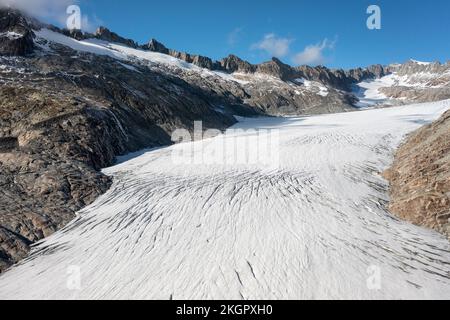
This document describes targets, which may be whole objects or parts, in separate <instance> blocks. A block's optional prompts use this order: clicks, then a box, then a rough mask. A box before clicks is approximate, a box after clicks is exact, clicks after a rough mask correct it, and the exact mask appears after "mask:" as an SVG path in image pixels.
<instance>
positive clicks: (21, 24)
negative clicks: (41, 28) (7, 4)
mask: <svg viewBox="0 0 450 320" xmlns="http://www.w3.org/2000/svg"><path fill="white" fill-rule="evenodd" d="M0 17H1V19H0V55H3V56H24V55H27V54H30V53H32V52H33V49H34V41H33V38H34V33H33V31H32V30H31V27H30V25H29V24H28V22H27V20H26V18H25V17H24V16H23V15H21V14H20V13H19V12H17V11H15V10H11V9H5V8H0Z"/></svg>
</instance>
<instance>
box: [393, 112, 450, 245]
mask: <svg viewBox="0 0 450 320" xmlns="http://www.w3.org/2000/svg"><path fill="white" fill-rule="evenodd" d="M385 177H386V178H387V179H388V180H389V181H390V183H391V202H390V207H389V208H390V211H391V212H392V213H394V214H396V215H397V216H398V217H400V218H402V219H404V220H407V221H410V222H412V223H414V224H416V225H419V226H424V227H427V228H432V229H434V230H436V231H438V232H441V233H443V234H444V235H445V236H447V237H448V238H449V239H450V111H447V112H446V113H445V114H444V115H443V116H442V117H441V118H440V119H439V120H438V121H436V122H434V123H432V124H430V125H427V126H425V127H423V128H421V129H419V130H418V131H416V132H414V133H413V134H411V135H410V136H409V137H408V139H407V140H406V141H405V143H404V144H403V145H402V146H401V147H400V149H399V150H398V151H397V153H396V155H395V161H394V164H393V166H392V167H391V168H390V169H389V170H387V171H386V172H385Z"/></svg>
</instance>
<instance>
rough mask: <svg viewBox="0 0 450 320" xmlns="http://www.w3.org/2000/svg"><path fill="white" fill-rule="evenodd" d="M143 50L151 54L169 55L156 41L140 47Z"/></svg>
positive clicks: (163, 46) (168, 51)
mask: <svg viewBox="0 0 450 320" xmlns="http://www.w3.org/2000/svg"><path fill="white" fill-rule="evenodd" d="M142 49H144V50H150V51H153V52H159V53H163V54H169V53H170V50H169V49H167V48H166V46H165V45H163V44H162V43H161V42H158V41H157V40H156V39H151V40H150V41H149V42H148V43H147V44H146V45H143V46H142Z"/></svg>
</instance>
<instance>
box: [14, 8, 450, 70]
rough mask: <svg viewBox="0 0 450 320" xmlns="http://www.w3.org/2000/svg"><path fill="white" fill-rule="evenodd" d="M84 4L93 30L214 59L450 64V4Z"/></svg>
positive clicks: (331, 64)
mask: <svg viewBox="0 0 450 320" xmlns="http://www.w3.org/2000/svg"><path fill="white" fill-rule="evenodd" d="M18 1H19V0H18ZM24 1H26V0H24ZM42 1H44V2H45V1H47V2H48V1H50V2H52V1H51V0H42ZM53 1H56V0H53ZM58 1H59V0H58ZM67 1H69V2H70V1H71V0H66V2H67ZM60 2H61V1H60ZM72 2H73V1H72ZM78 3H79V4H80V6H81V9H82V12H83V14H84V15H85V16H86V17H88V19H89V28H93V27H95V26H97V25H99V24H102V25H105V26H107V27H108V28H110V29H111V30H113V31H115V32H117V33H119V34H121V35H123V36H125V37H129V38H133V39H134V40H137V41H138V42H139V43H144V42H147V41H148V40H149V39H150V38H156V39H157V40H159V41H161V42H162V43H164V44H165V45H166V46H167V47H169V48H173V49H177V50H181V51H187V52H190V53H197V54H202V55H206V56H210V57H211V58H213V59H220V58H222V57H225V56H227V55H228V54H230V53H233V54H236V55H238V56H240V57H242V58H244V59H247V60H249V61H251V62H253V63H259V62H262V61H266V60H268V59H270V58H271V56H273V55H275V56H278V57H279V58H280V59H281V60H282V61H284V62H286V63H289V64H293V65H295V64H298V63H301V62H305V61H309V62H310V63H311V64H317V63H320V64H324V65H326V66H329V67H339V68H351V67H356V66H366V65H370V64H374V63H382V64H387V63H392V62H403V61H406V60H408V59H410V58H413V59H416V60H421V61H436V60H439V61H442V62H446V61H448V60H450V1H448V0H427V1H423V0H369V1H366V0H342V1H338V0H309V1H307V0H278V1H269V0H258V1H245V0H239V1H236V0H209V1H205V0H191V1H186V0H183V1H179V0H170V1H149V0H127V1H111V0H78ZM371 4H376V5H379V6H380V8H381V14H382V16H381V18H382V20H381V21H382V29H381V30H369V29H368V28H367V27H366V20H367V18H368V17H369V15H368V14H367V13H366V10H367V7H368V6H369V5H371ZM305 50H306V52H305Z"/></svg>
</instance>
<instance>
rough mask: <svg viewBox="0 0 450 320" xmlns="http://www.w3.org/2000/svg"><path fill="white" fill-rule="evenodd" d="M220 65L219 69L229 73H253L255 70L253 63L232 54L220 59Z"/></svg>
mask: <svg viewBox="0 0 450 320" xmlns="http://www.w3.org/2000/svg"><path fill="white" fill-rule="evenodd" d="M220 67H221V69H223V70H225V71H227V72H231V73H233V72H242V73H254V72H255V71H256V67H255V66H254V65H252V64H250V63H249V62H247V61H244V60H242V59H241V58H239V57H237V56H235V55H232V54H230V55H229V56H228V57H226V58H224V59H222V60H221V61H220Z"/></svg>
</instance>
